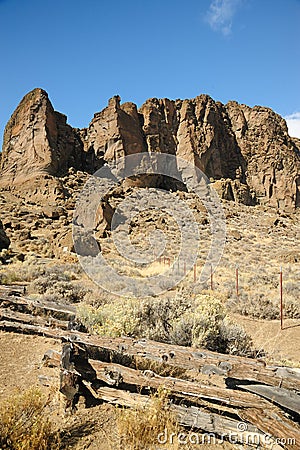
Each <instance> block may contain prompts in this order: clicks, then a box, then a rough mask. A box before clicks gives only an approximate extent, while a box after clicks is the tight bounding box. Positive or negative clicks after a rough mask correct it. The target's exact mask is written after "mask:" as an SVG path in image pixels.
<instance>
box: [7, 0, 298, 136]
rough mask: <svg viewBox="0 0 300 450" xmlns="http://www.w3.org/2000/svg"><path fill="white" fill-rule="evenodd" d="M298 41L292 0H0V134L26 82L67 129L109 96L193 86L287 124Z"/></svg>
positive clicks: (178, 94) (135, 97) (185, 93)
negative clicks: (41, 92) (263, 109)
mask: <svg viewBox="0 0 300 450" xmlns="http://www.w3.org/2000/svg"><path fill="white" fill-rule="evenodd" d="M299 43H300V0H186V1H178V0H173V1H170V0H152V1H146V0H124V1H121V0H110V1H101V0H99V1H97V0H86V1H85V2H83V1H79V0H60V1H59V0H51V1H49V0H44V1H41V0H39V1H38V0H26V1H24V0H0V46H1V70H0V102H1V103H0V132H1V135H2V133H3V129H4V126H5V124H6V122H7V121H8V119H9V117H10V115H11V113H12V112H13V110H14V109H15V107H16V106H17V104H18V103H19V101H20V100H21V98H22V97H23V96H24V95H25V94H26V93H27V92H28V91H30V90H31V89H33V88H34V87H42V88H44V89H45V90H46V91H47V92H48V93H49V96H50V99H51V101H52V103H53V105H54V107H55V109H56V110H58V111H60V112H63V113H65V114H66V115H67V116H68V121H69V123H70V124H71V125H72V126H75V127H84V126H87V125H88V123H89V122H90V120H91V118H92V117H93V114H94V113H95V112H97V111H99V110H101V109H102V108H104V107H105V106H106V104H107V100H108V99H109V98H110V97H111V96H113V95H115V94H119V95H120V96H121V98H122V101H133V102H135V103H137V104H138V105H139V106H140V105H141V104H142V103H143V102H144V101H145V100H146V99H147V98H149V97H169V98H172V99H176V98H192V97H195V96H196V95H199V94H201V93H206V94H209V95H211V96H212V97H213V98H214V99H215V100H220V101H221V102H223V103H226V102H227V101H228V100H237V101H238V102H241V103H246V104H249V105H250V106H253V105H256V104H259V105H265V106H269V107H271V108H273V109H274V110H275V111H276V112H278V113H279V114H281V115H283V116H286V115H291V114H294V116H293V117H294V123H295V125H296V123H297V121H298V119H300V113H299V112H300V44H299ZM298 113H299V114H298ZM299 123H300V120H299ZM299 129H300V127H299ZM294 134H295V133H294Z"/></svg>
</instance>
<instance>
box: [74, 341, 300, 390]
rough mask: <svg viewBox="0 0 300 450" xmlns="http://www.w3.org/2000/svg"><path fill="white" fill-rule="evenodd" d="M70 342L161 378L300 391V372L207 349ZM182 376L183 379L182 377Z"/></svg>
mask: <svg viewBox="0 0 300 450" xmlns="http://www.w3.org/2000/svg"><path fill="white" fill-rule="evenodd" d="M70 340H71V341H72V340H73V341H74V342H76V343H77V344H80V346H81V347H82V348H84V349H85V350H86V351H87V353H88V356H89V358H90V359H95V360H100V361H104V362H114V363H117V364H121V365H124V366H127V367H131V368H138V369H141V370H142V369H151V370H153V371H154V372H156V373H158V374H161V375H174V376H175V377H180V378H182V377H184V378H191V379H193V378H195V377H196V378H197V375H199V374H201V375H207V376H208V377H209V378H210V380H211V382H212V383H213V379H215V378H222V379H226V380H227V383H228V385H229V387H232V388H236V386H237V385H238V384H239V380H248V381H256V382H257V381H258V382H260V383H264V384H267V385H270V386H281V387H284V388H287V389H294V390H296V391H298V392H300V370H299V369H291V368H284V370H283V368H282V367H277V366H266V363H265V362H264V361H260V360H256V359H250V358H245V357H239V356H233V355H225V354H221V353H215V352H211V351H208V350H204V349H195V348H189V347H181V346H178V345H170V344H164V343H161V342H155V341H150V340H146V339H140V340H135V339H132V338H113V339H112V338H108V337H98V336H89V337H87V336H86V335H84V334H78V335H77V336H76V337H75V338H72V337H71V338H70ZM179 375H180V376H179Z"/></svg>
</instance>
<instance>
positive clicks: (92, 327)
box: [77, 299, 137, 337]
mask: <svg viewBox="0 0 300 450" xmlns="http://www.w3.org/2000/svg"><path fill="white" fill-rule="evenodd" d="M134 310H135V305H134V302H133V301H132V300H130V299H127V300H123V301H122V302H121V303H117V302H115V303H111V304H104V305H103V306H100V307H98V308H95V307H93V306H91V305H86V304H81V305H79V306H78V308H77V317H78V319H79V320H80V322H81V323H82V324H83V325H84V326H85V327H86V328H87V330H89V332H90V333H95V334H99V335H101V336H104V335H106V336H112V337H118V336H122V335H126V336H133V335H135V334H136V333H135V330H136V327H137V320H136V317H135V311H134Z"/></svg>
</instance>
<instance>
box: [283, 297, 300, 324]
mask: <svg viewBox="0 0 300 450" xmlns="http://www.w3.org/2000/svg"><path fill="white" fill-rule="evenodd" d="M284 315H285V317H288V318H289V319H300V301H299V300H298V301H297V300H296V299H293V298H287V299H286V300H285V302H284Z"/></svg>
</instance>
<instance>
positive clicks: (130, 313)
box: [77, 292, 251, 355]
mask: <svg viewBox="0 0 300 450" xmlns="http://www.w3.org/2000/svg"><path fill="white" fill-rule="evenodd" d="M223 302H224V299H223V298H222V297H221V296H220V295H219V296H218V294H214V296H212V295H211V294H209V293H206V294H200V295H192V294H191V293H190V292H181V293H178V294H176V295H175V296H174V297H156V298H147V299H139V300H137V299H126V300H122V302H118V301H115V302H113V303H110V304H104V305H102V306H99V307H98V308H95V307H93V306H89V305H85V304H82V305H80V306H79V307H78V309H77V315H78V318H79V320H80V321H81V322H82V324H83V325H84V326H85V327H86V328H87V329H88V330H89V331H90V332H91V333H96V334H100V335H108V336H122V335H127V336H135V337H143V338H148V339H153V340H157V341H160V342H167V343H171V344H178V345H186V346H191V345H193V346H196V347H205V348H208V349H210V350H215V351H219V352H224V353H233V354H243V355H244V354H250V348H251V339H250V338H249V337H248V335H247V334H246V333H245V331H244V329H243V328H242V327H240V326H239V325H234V324H231V323H230V322H229V321H228V318H227V313H226V309H225V306H224V304H223Z"/></svg>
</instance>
